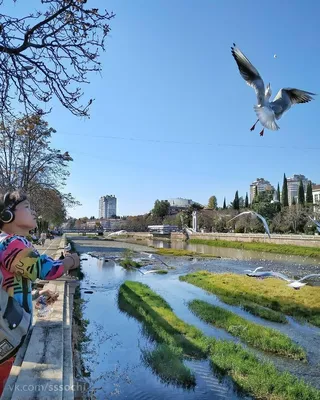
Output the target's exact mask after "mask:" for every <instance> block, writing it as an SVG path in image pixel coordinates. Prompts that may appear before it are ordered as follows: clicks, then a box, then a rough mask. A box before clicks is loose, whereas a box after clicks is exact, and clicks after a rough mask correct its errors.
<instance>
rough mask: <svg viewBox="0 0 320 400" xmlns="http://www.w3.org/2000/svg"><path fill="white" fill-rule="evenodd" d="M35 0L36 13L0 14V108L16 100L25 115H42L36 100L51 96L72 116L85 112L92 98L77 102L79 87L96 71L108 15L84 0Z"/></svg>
mask: <svg viewBox="0 0 320 400" xmlns="http://www.w3.org/2000/svg"><path fill="white" fill-rule="evenodd" d="M20 1H21V0H20ZM17 2H18V1H17ZM39 2H40V3H41V7H42V9H41V11H40V10H38V11H36V12H35V13H32V14H29V15H26V16H24V17H22V18H15V17H12V16H8V15H5V14H1V13H0V79H1V81H2V85H1V87H0V112H1V113H4V112H12V109H11V102H12V99H13V98H17V99H18V100H19V102H21V103H23V105H24V108H25V112H26V113H27V114H30V113H39V114H40V115H42V114H44V111H43V110H42V109H41V108H40V106H41V104H43V103H45V104H47V103H48V102H50V101H51V99H52V98H53V97H57V98H58V100H59V101H60V102H61V104H63V106H64V107H66V108H67V109H68V110H69V111H71V112H72V113H73V114H74V115H77V116H88V113H89V106H90V105H91V103H92V101H93V99H90V100H89V101H88V103H87V104H84V105H83V104H82V105H81V104H80V100H81V98H82V96H83V94H84V93H83V91H82V89H81V87H82V86H83V84H85V83H88V82H89V81H88V74H90V73H91V72H100V71H101V70H102V67H101V63H100V62H99V57H100V53H101V51H104V50H105V39H106V37H107V35H108V33H109V32H110V27H109V24H108V23H109V21H110V20H111V19H112V18H113V17H114V14H113V13H112V12H111V13H109V12H108V11H107V10H104V11H103V12H100V11H99V9H98V8H87V7H86V3H87V0H41V1H39ZM2 3H3V2H2V1H0V5H1V4H2ZM39 7H40V5H39ZM43 8H44V9H43ZM49 112H50V111H49Z"/></svg>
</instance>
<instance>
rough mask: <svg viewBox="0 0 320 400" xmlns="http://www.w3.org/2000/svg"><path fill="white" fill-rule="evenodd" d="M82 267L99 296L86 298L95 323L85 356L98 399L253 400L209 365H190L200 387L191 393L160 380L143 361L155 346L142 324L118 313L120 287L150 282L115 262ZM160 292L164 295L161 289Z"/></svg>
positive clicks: (91, 260)
mask: <svg viewBox="0 0 320 400" xmlns="http://www.w3.org/2000/svg"><path fill="white" fill-rule="evenodd" d="M98 264H99V265H98ZM82 265H83V270H84V272H85V280H84V282H83V283H82V287H83V288H88V287H89V286H90V287H91V288H92V290H93V291H94V294H93V295H86V294H84V299H85V300H86V301H87V303H86V308H85V310H84V318H88V319H89V320H90V323H89V326H88V330H89V334H91V335H92V339H93V342H92V344H90V345H89V348H88V353H87V354H85V355H84V356H85V360H86V367H87V369H88V370H89V371H91V377H90V383H91V386H92V387H96V388H97V387H99V388H100V389H99V390H97V391H95V398H97V399H106V398H113V396H115V395H117V398H118V399H138V400H139V399H159V400H162V399H168V400H169V399H170V400H171V399H172V398H177V399H181V400H182V399H190V400H197V399H199V400H200V399H204V400H206V399H213V398H214V399H217V400H237V399H240V398H241V399H250V397H248V396H244V395H243V394H241V393H237V392H236V390H235V387H234V385H233V384H232V383H231V381H230V380H229V379H226V378H221V376H220V377H219V376H214V375H213V373H212V370H211V368H210V363H209V362H208V361H196V360H192V361H191V360H189V361H185V364H186V366H188V367H189V368H190V369H192V371H193V373H194V374H195V378H196V382H197V385H196V387H195V388H193V389H192V390H187V389H184V388H181V387H177V386H175V385H172V384H170V385H168V384H165V383H164V382H163V381H161V379H160V378H159V376H157V375H156V374H155V373H154V372H153V371H152V370H151V368H149V367H148V366H147V365H146V364H145V363H144V362H143V359H142V358H141V355H142V354H143V350H145V349H152V348H153V347H154V342H153V341H152V340H151V339H150V335H148V334H147V332H146V331H145V329H144V328H143V325H141V322H139V321H138V320H137V319H136V318H133V317H131V316H128V314H125V313H123V312H120V311H119V308H118V289H119V286H120V285H121V284H122V283H123V282H124V281H125V280H127V279H129V280H140V281H143V282H145V283H147V279H146V277H145V276H143V275H141V274H139V273H137V272H136V271H134V270H133V271H130V270H129V271H127V270H124V269H123V268H121V267H120V266H118V265H117V264H115V263H114V262H112V261H111V262H110V261H109V262H108V263H104V264H103V266H102V268H101V264H100V263H99V260H98V259H97V258H93V257H90V256H88V260H87V261H84V262H83V263H82ZM147 276H149V277H150V276H151V274H149V275H147ZM157 280H158V282H160V281H161V278H159V277H158V278H156V277H155V276H154V277H153V279H152V282H153V285H155V284H156V282H157ZM176 283H179V282H176ZM153 285H152V286H153ZM159 289H160V293H159V294H160V295H161V291H162V285H161V288H159ZM185 308H186V310H187V312H188V313H189V314H190V316H192V315H193V314H192V313H190V312H189V311H188V309H187V307H186V306H185ZM205 325H206V324H204V323H203V326H205Z"/></svg>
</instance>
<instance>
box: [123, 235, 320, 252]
mask: <svg viewBox="0 0 320 400" xmlns="http://www.w3.org/2000/svg"><path fill="white" fill-rule="evenodd" d="M129 235H130V237H133V238H136V239H138V238H139V239H152V238H153V236H152V234H151V233H146V232H130V234H129ZM157 239H160V237H159V236H158V237H157ZM190 239H203V240H228V241H232V242H234V241H236V242H262V243H273V244H291V245H295V246H307V247H319V248H320V235H275V234H272V235H271V239H269V238H268V236H266V235H264V234H260V233H194V234H192V235H190ZM171 240H185V236H184V235H183V234H182V233H179V232H173V233H171Z"/></svg>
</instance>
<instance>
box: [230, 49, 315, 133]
mask: <svg viewBox="0 0 320 400" xmlns="http://www.w3.org/2000/svg"><path fill="white" fill-rule="evenodd" d="M231 53H232V55H233V57H234V59H235V61H236V63H237V65H238V68H239V71H240V74H241V76H242V78H243V79H244V80H245V81H246V82H247V84H248V85H249V86H251V87H252V88H253V89H254V90H255V92H256V95H257V105H255V106H254V110H255V112H256V115H257V117H258V119H257V121H256V123H255V124H254V125H253V126H252V128H251V129H250V130H251V131H253V130H254V128H255V126H256V124H257V123H258V122H259V121H260V123H261V125H263V127H264V128H263V129H262V131H261V132H260V136H263V133H264V129H265V128H267V129H270V130H272V131H277V130H278V129H280V127H279V126H278V125H277V123H276V120H278V119H280V118H281V117H282V115H283V114H284V113H285V112H286V111H288V110H289V109H290V108H291V106H292V105H294V104H300V103H308V102H309V101H311V100H314V99H313V97H312V96H315V93H311V92H306V91H304V90H300V89H294V88H282V89H280V90H279V92H278V94H277V95H276V97H275V98H274V99H273V101H271V102H270V101H269V99H270V97H271V94H272V92H271V86H270V83H269V84H268V85H267V87H265V86H264V82H263V80H262V78H261V76H260V74H259V72H258V70H257V69H256V68H255V67H254V66H253V65H252V64H251V62H250V61H249V60H248V59H247V57H246V56H245V55H244V54H243V53H242V51H241V50H240V49H238V48H237V46H236V45H235V44H234V43H233V46H232V47H231Z"/></svg>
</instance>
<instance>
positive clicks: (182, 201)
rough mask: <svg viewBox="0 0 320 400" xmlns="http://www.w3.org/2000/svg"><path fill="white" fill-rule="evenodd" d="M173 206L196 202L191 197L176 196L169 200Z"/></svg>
mask: <svg viewBox="0 0 320 400" xmlns="http://www.w3.org/2000/svg"><path fill="white" fill-rule="evenodd" d="M168 201H169V203H170V206H171V207H186V208H187V207H189V206H190V205H192V204H193V203H194V202H193V201H192V200H191V199H184V198H182V197H175V198H174V199H169V200H168Z"/></svg>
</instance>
